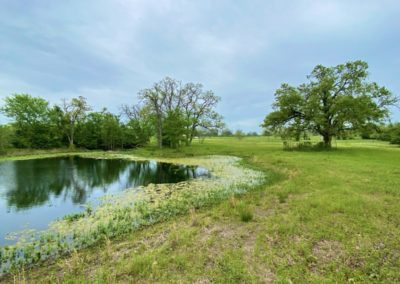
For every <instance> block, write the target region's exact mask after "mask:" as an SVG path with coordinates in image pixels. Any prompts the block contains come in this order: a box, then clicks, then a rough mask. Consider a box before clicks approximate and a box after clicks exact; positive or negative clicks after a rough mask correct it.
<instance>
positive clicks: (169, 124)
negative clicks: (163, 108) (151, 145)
mask: <svg viewBox="0 0 400 284" xmlns="http://www.w3.org/2000/svg"><path fill="white" fill-rule="evenodd" d="M185 125H186V121H185V119H184V116H183V114H182V113H181V112H180V111H179V110H170V111H167V113H166V116H165V119H164V123H163V134H164V136H163V143H164V145H167V146H169V147H171V148H178V147H179V146H180V144H181V142H182V141H184V140H185V136H184V134H185V132H186V131H185Z"/></svg>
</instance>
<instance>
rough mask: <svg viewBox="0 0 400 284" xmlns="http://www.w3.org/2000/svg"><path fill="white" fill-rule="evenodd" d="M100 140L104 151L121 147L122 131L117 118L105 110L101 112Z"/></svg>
mask: <svg viewBox="0 0 400 284" xmlns="http://www.w3.org/2000/svg"><path fill="white" fill-rule="evenodd" d="M101 138H102V142H103V145H102V146H103V148H104V149H107V150H114V149H115V148H116V147H117V146H122V129H121V124H120V121H119V118H118V117H117V116H116V115H114V114H112V113H110V112H107V111H106V110H104V111H103V121H102V124H101Z"/></svg>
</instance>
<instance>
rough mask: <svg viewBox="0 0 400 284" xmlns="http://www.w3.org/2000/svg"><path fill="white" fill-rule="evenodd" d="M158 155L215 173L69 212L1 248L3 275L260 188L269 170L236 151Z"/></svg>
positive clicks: (110, 197)
mask: <svg viewBox="0 0 400 284" xmlns="http://www.w3.org/2000/svg"><path fill="white" fill-rule="evenodd" d="M81 156H82V157H90V158H101V159H113V158H118V159H129V160H147V159H146V158H144V157H136V156H131V155H127V154H115V153H101V154H99V153H93V152H92V153H83V154H81ZM152 159H154V158H152ZM156 160H157V161H159V162H166V163H174V164H185V165H198V166H202V167H204V168H207V169H208V170H209V172H210V173H211V175H212V177H211V178H203V179H192V180H189V181H184V182H179V183H175V184H149V185H147V186H141V187H137V188H133V189H128V190H125V191H123V192H122V193H119V194H115V195H106V196H104V197H102V198H101V201H100V204H99V205H98V206H97V207H96V208H91V207H89V208H90V209H88V210H86V211H85V212H83V213H80V214H78V215H70V216H66V217H65V218H63V219H61V220H57V221H55V222H53V223H52V224H50V225H49V229H48V230H46V231H41V232H34V233H30V234H27V235H24V236H23V237H21V238H19V240H18V242H17V244H16V245H13V246H6V247H1V248H0V275H1V273H4V272H6V271H9V270H11V269H14V268H20V267H22V266H26V265H31V264H34V263H37V262H38V261H41V260H45V259H48V258H55V257H57V256H59V255H61V254H65V253H71V252H73V251H75V250H77V249H80V248H83V247H88V246H90V245H93V244H94V243H96V242H98V241H101V240H106V239H108V238H111V237H115V236H119V235H122V234H126V233H128V232H131V231H133V230H136V229H138V228H141V227H143V226H148V225H151V224H154V223H156V222H161V221H163V220H167V219H169V218H171V217H173V216H176V215H179V214H186V213H188V212H189V211H190V210H192V209H193V208H195V209H197V208H202V207H205V206H209V205H212V204H216V203H218V202H220V201H221V200H224V199H227V198H229V197H230V196H232V195H234V194H242V193H245V192H247V191H249V190H251V189H253V188H256V187H257V185H260V184H262V183H263V181H264V180H265V178H266V177H265V175H264V174H263V173H261V172H259V171H256V170H253V169H250V168H247V167H245V166H244V165H243V164H242V163H241V159H239V158H237V157H231V156H205V157H190V158H180V159H172V158H159V159H156ZM250 219H251V218H250ZM250 219H249V220H250ZM249 220H248V221H249Z"/></svg>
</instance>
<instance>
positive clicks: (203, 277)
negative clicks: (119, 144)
mask: <svg viewBox="0 0 400 284" xmlns="http://www.w3.org/2000/svg"><path fill="white" fill-rule="evenodd" d="M125 153H126V152H125ZM132 153H134V154H135V155H144V156H157V157H159V156H164V157H184V156H197V155H208V154H224V155H234V156H239V157H243V158H244V159H245V161H246V162H247V163H248V164H249V165H250V166H252V167H255V168H257V169H259V170H262V171H265V172H268V173H270V175H269V176H270V180H269V182H268V183H267V184H265V186H264V187H263V188H262V189H260V190H257V191H253V192H251V193H248V194H245V195H243V196H236V197H232V198H230V199H229V200H226V201H224V202H222V203H221V204H219V205H217V206H213V207H211V208H204V209H201V210H198V211H195V210H192V211H191V213H190V214H188V215H187V216H180V217H177V218H174V219H172V220H170V221H168V222H165V223H159V224H156V225H153V226H151V227H147V228H144V229H143V230H141V231H137V232H134V233H131V234H129V235H126V236H123V237H119V238H117V239H111V240H106V241H105V242H103V243H101V244H98V245H97V246H95V247H92V248H89V249H85V250H82V251H78V252H75V253H73V254H72V255H70V256H67V257H65V258H62V259H59V260H57V261H54V262H47V263H44V264H42V265H41V266H39V267H36V268H34V269H31V270H21V271H19V272H15V273H13V274H12V275H9V276H8V278H6V279H4V281H9V282H13V281H15V282H28V283H40V282H44V283H46V282H49V283H54V282H66V283H68V282H69V283H76V282H78V283H80V282H82V283H85V282H99V283H115V282H129V283H154V282H159V283H188V282H189V283H268V282H277V283H305V282H307V283H310V282H311V283H366V282H371V283H379V282H381V283H396V282H397V283H398V282H400V148H399V147H396V146H392V145H388V144H386V143H383V142H378V141H366V140H347V141H338V142H337V149H335V150H332V151H303V152H301V151H283V150H282V143H281V142H280V140H277V139H273V138H268V137H245V138H243V139H241V140H239V139H237V138H210V139H206V140H205V141H204V143H199V142H197V141H196V142H195V143H194V145H192V146H191V147H187V148H182V149H180V150H163V151H160V150H157V149H156V148H154V147H148V148H144V149H139V150H135V151H132ZM271 173H272V174H271Z"/></svg>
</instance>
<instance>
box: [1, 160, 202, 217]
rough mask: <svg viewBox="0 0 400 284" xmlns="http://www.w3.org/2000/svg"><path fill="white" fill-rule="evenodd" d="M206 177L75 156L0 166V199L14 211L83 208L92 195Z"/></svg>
mask: <svg viewBox="0 0 400 284" xmlns="http://www.w3.org/2000/svg"><path fill="white" fill-rule="evenodd" d="M206 175H208V173H207V171H206V170H205V169H203V168H200V167H194V166H184V165H173V164H166V163H157V162H155V161H128V160H119V159H108V160H97V159H88V158H81V157H77V156H70V157H61V158H47V159H36V160H23V161H7V162H2V163H0V199H5V200H6V204H7V207H9V208H10V207H11V208H15V209H17V210H21V209H27V208H32V207H35V206H40V205H43V204H45V203H47V202H48V201H49V200H50V199H51V200H53V199H55V200H57V201H58V202H63V201H64V202H67V201H72V203H74V204H83V203H86V202H87V201H88V199H90V196H91V195H92V193H93V191H100V192H101V193H106V192H107V191H108V190H109V189H110V188H112V189H117V190H121V189H125V188H130V187H137V186H140V185H148V184H149V183H175V182H180V181H184V180H188V179H192V178H196V177H199V176H206Z"/></svg>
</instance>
